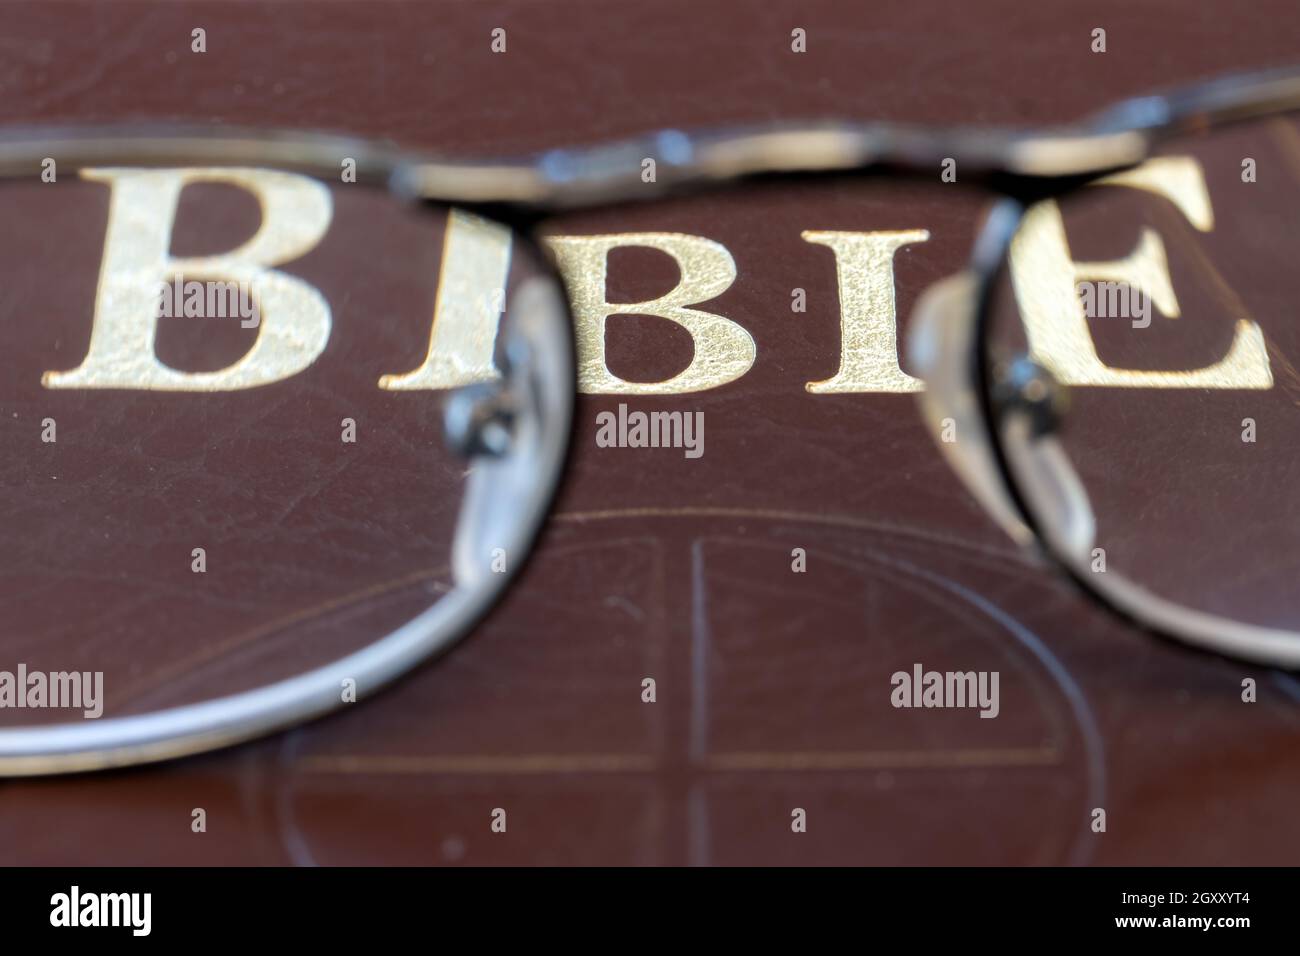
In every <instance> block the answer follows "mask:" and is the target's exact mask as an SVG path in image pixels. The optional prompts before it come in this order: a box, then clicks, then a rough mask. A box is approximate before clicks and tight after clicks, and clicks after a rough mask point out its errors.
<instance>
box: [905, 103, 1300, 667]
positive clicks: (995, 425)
mask: <svg viewBox="0 0 1300 956" xmlns="http://www.w3.org/2000/svg"><path fill="white" fill-rule="evenodd" d="M1241 92H1242V91H1241V89H1240V88H1238V87H1233V86H1231V85H1229V86H1228V87H1225V88H1223V89H1218V90H1211V91H1209V92H1208V94H1207V101H1208V102H1217V101H1218V100H1219V99H1220V98H1222V97H1224V96H1227V95H1229V94H1232V95H1239V94H1240V93H1241ZM1259 92H1260V94H1261V95H1260V97H1259V98H1258V99H1254V100H1250V99H1246V100H1234V101H1233V102H1232V106H1231V108H1225V109H1223V110H1218V111H1214V112H1213V113H1212V114H1206V113H1197V112H1195V111H1192V110H1190V109H1189V110H1187V111H1186V112H1184V113H1182V114H1181V115H1180V116H1179V117H1176V118H1174V119H1173V120H1172V121H1171V122H1170V123H1168V124H1162V125H1161V126H1160V127H1159V130H1160V136H1159V137H1158V139H1157V140H1154V141H1153V142H1163V141H1167V140H1169V139H1171V138H1173V137H1175V136H1177V135H1178V133H1180V132H1183V133H1186V132H1204V131H1209V130H1210V129H1218V128H1223V127H1226V126H1230V125H1233V124H1236V123H1239V122H1242V121H1246V120H1250V119H1267V118H1269V117H1274V116H1282V115H1286V114H1292V113H1300V96H1293V95H1291V94H1292V93H1293V92H1294V90H1292V88H1291V87H1290V85H1289V84H1283V85H1282V86H1281V87H1279V86H1277V85H1273V84H1264V85H1263V86H1262V87H1260V88H1259ZM1280 93H1285V94H1286V95H1279V94H1280ZM1181 101H1182V102H1184V103H1193V102H1196V100H1195V99H1194V98H1192V97H1190V96H1184V97H1182V98H1181ZM1138 102H1139V101H1134V103H1138ZM1124 109H1126V110H1127V109H1129V107H1124ZM1145 109H1146V107H1143V106H1140V105H1138V106H1134V107H1132V111H1131V113H1130V115H1131V116H1132V115H1138V114H1140V113H1141V112H1142V111H1143V110H1145ZM1088 181H1091V178H1090V179H1089V180H1086V181H1085V182H1084V183H1081V184H1071V185H1070V186H1069V188H1067V189H1064V190H1062V191H1061V192H1059V193H1055V194H1052V195H1048V196H1036V197H1035V199H1040V198H1059V196H1061V195H1063V194H1065V193H1068V192H1072V191H1073V190H1074V189H1075V188H1080V187H1081V186H1083V185H1086V183H1087V182H1088ZM1025 211H1026V205H1025V203H1023V202H1021V201H1018V200H1016V199H1006V200H1004V201H1003V203H1002V204H1001V205H1000V207H999V208H998V209H996V210H995V211H994V213H993V214H992V215H990V217H989V220H988V221H987V223H986V226H985V229H984V230H983V231H982V233H981V235H980V238H979V241H978V242H977V246H976V248H977V250H978V252H977V255H976V257H975V258H974V259H973V261H972V263H971V267H970V273H971V277H972V279H973V282H972V288H973V293H972V296H971V299H972V303H971V305H972V308H971V310H970V312H969V319H968V321H969V323H970V327H969V333H968V334H969V350H968V352H967V355H968V357H969V362H970V366H969V368H968V370H967V375H968V376H969V377H968V379H967V382H968V383H969V389H970V391H969V396H968V397H969V400H970V401H972V402H973V403H974V405H975V406H976V407H977V408H978V410H979V420H980V426H981V428H982V433H983V434H982V437H983V440H984V441H985V442H987V448H988V451H989V452H990V453H991V455H990V456H989V457H988V458H980V459H979V460H978V462H977V463H975V464H973V465H971V467H972V468H973V470H974V471H975V472H976V474H975V475H974V476H973V480H974V481H975V482H977V483H978V484H979V486H980V491H981V493H982V495H984V496H991V497H993V498H1000V499H1001V501H1000V502H997V501H995V502H994V503H993V504H992V506H989V505H987V504H986V507H989V509H990V511H993V512H994V513H995V514H998V513H999V511H998V510H997V509H998V508H999V506H1005V507H1006V509H1007V511H1006V512H1002V519H1003V520H1002V524H1003V526H1004V528H1005V529H1006V530H1007V531H1008V532H1009V533H1010V534H1011V535H1012V536H1013V537H1014V538H1016V539H1017V540H1018V541H1020V542H1021V543H1022V544H1024V543H1032V544H1033V545H1034V546H1035V547H1036V548H1037V550H1038V551H1039V553H1041V554H1042V555H1043V556H1044V557H1045V558H1046V560H1047V561H1048V563H1049V565H1050V566H1051V567H1053V568H1054V569H1055V570H1057V571H1058V572H1060V573H1061V574H1063V575H1064V576H1065V577H1066V578H1068V579H1069V580H1070V581H1072V582H1073V583H1074V584H1075V585H1076V586H1077V587H1078V588H1080V589H1081V590H1082V591H1083V592H1084V593H1085V594H1086V595H1087V596H1088V597H1089V598H1090V599H1092V600H1093V601H1095V602H1096V603H1098V604H1100V605H1101V606H1103V607H1105V608H1106V609H1107V610H1108V611H1110V612H1111V613H1113V614H1115V615H1117V616H1119V617H1120V618H1121V619H1123V620H1125V621H1126V622H1128V623H1129V624H1132V625H1135V626H1137V627H1138V628H1140V629H1142V630H1143V631H1145V632H1147V633H1149V634H1152V635H1154V636H1156V637H1159V638H1162V639H1166V640H1170V641H1172V642H1174V643H1176V644H1177V645H1179V646H1182V647H1184V648H1190V649H1193V650H1196V651H1201V652H1207V653H1209V654H1213V655H1216V656H1218V657H1221V658H1222V657H1226V658H1229V659H1234V660H1246V661H1251V662H1254V663H1259V664H1265V665H1269V666H1277V667H1283V668H1287V669H1296V668H1300V631H1293V630H1287V629H1285V628H1278V627H1269V626H1263V625H1255V624H1249V623H1247V622H1244V621H1239V620H1235V619H1233V618H1228V617H1223V616H1221V615H1217V614H1212V613H1210V612H1206V611H1199V610H1196V609H1195V608H1191V607H1189V606H1187V605H1183V604H1179V603H1177V602H1175V601H1170V600H1168V599H1166V598H1163V597H1161V596H1160V595H1158V594H1155V593H1154V592H1152V591H1149V590H1147V589H1146V588H1143V587H1141V586H1140V585H1138V584H1136V583H1134V582H1133V581H1131V580H1129V579H1128V578H1127V577H1126V576H1124V575H1123V574H1122V573H1119V572H1117V571H1115V570H1114V569H1108V570H1107V572H1106V574H1105V575H1104V576H1103V575H1100V574H1094V573H1091V572H1090V569H1089V568H1086V567H1084V566H1083V565H1082V564H1080V563H1079V561H1077V560H1075V559H1074V558H1072V556H1071V555H1070V553H1069V549H1068V548H1067V547H1066V546H1065V544H1064V543H1063V541H1062V540H1061V535H1060V534H1058V533H1057V531H1056V529H1055V528H1052V527H1049V526H1048V525H1047V524H1046V523H1045V522H1044V521H1042V519H1041V517H1040V515H1039V514H1038V510H1037V509H1036V508H1035V507H1034V506H1033V505H1032V504H1030V502H1029V499H1028V496H1027V495H1026V493H1025V492H1024V491H1023V490H1022V484H1021V478H1020V477H1019V476H1018V475H1017V471H1016V468H1015V466H1014V465H1013V464H1012V463H1011V461H1010V456H1009V455H1008V453H1007V447H1006V441H1007V439H1006V438H1005V436H1004V435H1003V434H1002V433H1001V429H1000V427H999V421H998V418H999V415H998V411H997V409H996V408H995V407H994V399H993V394H992V392H993V390H992V386H991V382H990V381H989V375H990V369H991V364H990V363H991V362H992V356H991V355H990V348H989V345H990V343H989V337H990V331H989V330H990V328H991V326H992V322H993V319H992V312H993V300H994V297H995V292H996V287H997V285H998V280H999V279H1000V277H1001V276H1002V274H1003V271H1004V270H1005V268H1006V263H1007V256H1008V251H1009V248H1010V245H1011V241H1012V239H1013V238H1014V236H1015V234H1016V232H1017V230H1018V229H1019V227H1020V224H1021V222H1022V220H1023V217H1024V213H1025ZM935 414H936V413H935V411H934V409H933V407H930V408H928V409H927V417H929V418H931V427H932V429H933V427H934V425H933V417H934V415H935ZM989 466H991V470H990V467H989ZM959 471H960V468H959ZM970 480H972V479H968V481H970ZM992 485H996V486H997V490H992V489H991V486H992ZM1007 512H1009V515H1008V513H1007Z"/></svg>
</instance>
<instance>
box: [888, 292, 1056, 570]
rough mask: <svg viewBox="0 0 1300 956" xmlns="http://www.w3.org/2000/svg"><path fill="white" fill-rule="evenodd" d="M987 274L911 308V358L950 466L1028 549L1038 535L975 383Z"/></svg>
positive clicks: (924, 407) (925, 296)
mask: <svg viewBox="0 0 1300 956" xmlns="http://www.w3.org/2000/svg"><path fill="white" fill-rule="evenodd" d="M979 289H980V277H979V275H978V274H977V273H976V272H975V271H974V270H973V269H966V270H963V271H962V272H959V273H956V274H955V275H951V276H949V277H947V278H946V279H941V280H939V281H938V282H936V283H934V284H933V285H931V286H930V287H929V288H928V289H926V290H925V292H923V293H922V294H921V297H920V298H919V299H918V300H917V303H916V306H915V308H914V309H913V311H912V318H911V324H910V330H909V333H908V336H907V356H908V361H909V364H910V365H911V367H912V370H913V373H914V374H915V375H916V376H917V377H918V378H920V379H921V380H922V381H923V382H924V383H925V388H924V389H922V390H921V391H920V392H918V393H917V397H918V401H919V403H920V407H921V416H922V418H923V419H924V420H925V423H926V425H927V427H928V429H929V431H930V434H931V436H932V437H933V438H934V440H935V444H936V445H938V447H939V451H940V452H941V453H942V454H943V456H944V459H945V460H946V461H947V462H948V464H949V466H950V467H951V468H952V469H953V471H955V472H956V473H957V475H958V476H959V477H960V478H961V479H962V482H963V483H964V484H965V485H966V487H967V489H969V490H970V492H971V494H973V495H974V496H975V499H976V500H977V501H978V502H979V503H980V504H981V505H982V506H983V507H984V510H985V511H987V512H988V513H989V514H990V515H991V516H992V517H993V519H994V520H995V521H996V522H997V523H998V526H999V527H1001V528H1002V530H1003V531H1005V532H1006V533H1007V535H1009V536H1010V537H1011V539H1012V540H1013V541H1015V542H1016V543H1017V544H1020V545H1022V546H1025V547H1029V546H1031V545H1032V544H1033V543H1034V533H1033V531H1032V530H1031V529H1030V528H1029V526H1028V524H1027V523H1026V522H1025V521H1024V519H1023V518H1022V516H1021V514H1020V510H1019V508H1018V507H1017V506H1016V503H1015V502H1014V501H1013V500H1012V498H1011V495H1010V494H1009V492H1008V489H1007V486H1006V482H1005V481H1004V480H1003V478H1002V474H1001V472H1000V470H999V468H998V464H997V458H996V456H995V454H994V451H993V445H992V436H991V435H990V434H989V424H988V423H987V422H986V421H985V419H984V415H983V412H982V410H981V406H980V396H979V391H978V384H977V383H976V381H975V375H974V373H975V360H974V346H975V310H976V308H977V307H978V306H977V303H978V299H979Z"/></svg>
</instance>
